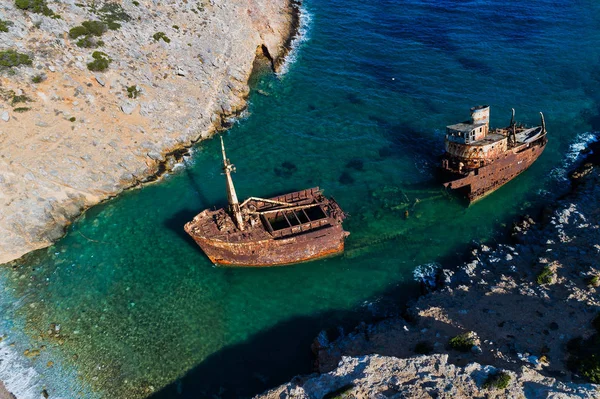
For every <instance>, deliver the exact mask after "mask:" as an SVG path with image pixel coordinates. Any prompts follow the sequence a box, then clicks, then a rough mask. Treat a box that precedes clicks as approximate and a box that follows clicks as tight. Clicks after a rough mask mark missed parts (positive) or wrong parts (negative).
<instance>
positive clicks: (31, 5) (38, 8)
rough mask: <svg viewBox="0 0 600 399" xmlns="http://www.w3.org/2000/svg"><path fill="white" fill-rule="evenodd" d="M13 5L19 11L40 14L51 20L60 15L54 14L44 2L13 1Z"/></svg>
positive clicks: (33, 0)
mask: <svg viewBox="0 0 600 399" xmlns="http://www.w3.org/2000/svg"><path fill="white" fill-rule="evenodd" d="M15 5H16V6H17V8H19V9H21V10H25V11H29V12H32V13H35V14H42V15H45V16H47V17H51V18H60V15H58V14H56V13H54V11H52V10H51V9H50V8H49V7H48V4H46V0H15Z"/></svg>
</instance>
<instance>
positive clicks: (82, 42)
mask: <svg viewBox="0 0 600 399" xmlns="http://www.w3.org/2000/svg"><path fill="white" fill-rule="evenodd" d="M75 44H77V46H78V47H83V48H96V47H99V46H104V42H103V41H102V40H96V39H95V38H94V37H92V36H90V35H87V36H85V37H82V38H81V39H79V40H77V43H75Z"/></svg>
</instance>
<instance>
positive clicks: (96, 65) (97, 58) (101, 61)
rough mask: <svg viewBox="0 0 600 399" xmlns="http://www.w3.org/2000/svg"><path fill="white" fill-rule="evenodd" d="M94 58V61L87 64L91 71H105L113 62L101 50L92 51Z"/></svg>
mask: <svg viewBox="0 0 600 399" xmlns="http://www.w3.org/2000/svg"><path fill="white" fill-rule="evenodd" d="M92 58H93V59H94V61H92V62H90V63H89V64H87V67H88V69H89V70H90V71H94V72H102V71H105V70H106V69H107V68H108V65H109V64H110V63H111V62H112V60H111V59H110V57H109V56H108V55H107V54H105V53H103V52H101V51H94V52H93V53H92Z"/></svg>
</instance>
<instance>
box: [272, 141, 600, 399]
mask: <svg viewBox="0 0 600 399" xmlns="http://www.w3.org/2000/svg"><path fill="white" fill-rule="evenodd" d="M596 146H597V147H600V146H598V145H597V144H596ZM595 152H596V153H597V154H600V148H596V149H595ZM596 158H598V159H595V161H596V165H597V164H598V162H597V161H598V160H600V157H598V156H597V155H596ZM599 183H600V171H599V170H598V167H597V166H594V164H593V163H587V164H585V165H584V166H582V167H581V168H580V169H579V170H578V171H576V172H575V173H574V174H573V184H574V187H575V188H574V191H573V192H572V193H571V194H569V195H567V196H566V197H564V198H562V199H561V200H559V201H558V202H557V203H556V204H554V205H553V206H552V207H548V208H547V209H545V211H544V213H543V215H542V216H541V217H540V218H538V220H534V219H532V218H530V217H525V218H524V219H523V220H522V221H520V222H519V223H516V224H515V225H514V227H513V239H514V242H513V243H511V244H510V245H507V244H502V245H498V246H496V247H495V248H490V247H488V246H485V245H480V246H478V247H477V248H475V249H473V251H472V259H471V261H469V262H467V263H465V264H463V265H459V266H458V267H457V268H454V269H443V270H439V271H438V277H439V279H438V280H439V281H438V284H437V289H435V290H434V291H433V292H431V293H429V294H427V295H424V296H422V297H420V298H419V299H418V300H417V301H415V303H413V304H412V305H410V306H409V307H408V310H407V312H406V315H405V317H403V318H400V317H397V318H390V319H387V320H384V321H382V322H379V323H377V324H373V325H367V324H364V323H363V324H361V325H359V326H358V327H357V328H356V329H355V331H353V332H351V333H349V334H343V335H342V336H341V337H339V338H337V339H335V340H333V341H332V342H330V340H329V338H328V336H327V333H326V332H322V333H321V334H319V336H318V337H317V339H315V342H314V344H313V351H314V353H315V357H316V370H317V371H318V372H319V373H322V374H321V375H319V374H315V375H311V376H306V377H298V378H296V379H295V380H293V381H292V382H291V383H289V384H286V385H284V386H281V387H279V388H276V389H274V390H272V391H270V392H268V393H266V394H264V395H263V396H261V397H264V398H274V397H297V398H311V399H312V398H324V397H328V398H333V397H339V398H345V397H347V398H351V397H356V398H380V397H381V398H383V397H389V398H422V397H423V398H425V397H427V398H428V397H437V398H471V397H490V398H492V397H503V398H519V397H526V398H550V397H552V398H575V397H577V398H592V397H595V398H597V397H600V386H599V385H594V384H589V382H600V377H599V376H600V313H599V311H600V292H599V287H600V268H599V266H598V259H599V258H600V207H599V206H598V203H599V200H600V184H599ZM440 287H441V288H440ZM374 353H376V354H378V355H372V354H374ZM419 355H421V356H419ZM426 355H428V356H426ZM499 377H502V378H504V384H500V382H502V381H500V382H499V381H498V379H499ZM277 395H281V396H277Z"/></svg>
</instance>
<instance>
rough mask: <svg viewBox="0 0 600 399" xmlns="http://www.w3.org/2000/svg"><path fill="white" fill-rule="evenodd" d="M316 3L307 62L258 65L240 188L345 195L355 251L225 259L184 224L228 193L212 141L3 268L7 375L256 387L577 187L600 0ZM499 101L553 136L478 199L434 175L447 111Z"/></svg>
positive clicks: (233, 132)
mask: <svg viewBox="0 0 600 399" xmlns="http://www.w3.org/2000/svg"><path fill="white" fill-rule="evenodd" d="M303 8H304V12H305V18H304V20H305V21H306V22H307V24H308V25H307V29H306V37H305V39H304V40H303V41H300V45H299V48H298V49H297V51H295V52H294V53H293V62H290V64H289V65H288V68H287V70H286V72H285V73H284V74H282V75H280V76H274V75H271V74H266V75H264V74H263V75H260V76H257V77H256V78H255V82H254V84H253V93H252V95H251V97H250V106H249V110H248V113H247V115H246V116H245V117H244V118H243V119H242V120H240V121H239V122H238V123H236V124H235V126H234V127H233V128H232V129H230V130H229V131H228V132H226V133H225V142H226V146H227V151H228V156H229V158H231V160H232V162H234V163H235V164H236V166H237V170H238V173H237V175H234V182H235V184H236V188H237V191H238V196H239V197H240V198H245V197H247V196H251V195H253V196H270V195H274V194H278V193H282V192H286V191H290V190H296V189H302V188H308V187H311V186H320V187H322V188H324V189H325V193H326V194H327V195H331V196H334V197H335V198H336V199H337V201H338V202H339V203H340V204H341V206H342V207H343V209H344V210H346V211H347V212H348V213H349V214H350V215H351V216H350V218H349V219H348V220H347V222H346V223H345V228H346V230H348V231H350V232H351V236H350V237H349V239H348V241H347V250H346V253H345V255H344V256H343V257H337V258H331V259H326V260H322V261H316V262H311V263H306V264H302V265H297V266H291V267H286V268H273V269H224V268H214V267H213V266H212V265H211V264H210V262H209V261H208V259H206V258H205V256H204V255H203V254H202V252H201V251H200V250H199V249H198V248H197V247H196V246H195V245H194V244H193V242H192V241H191V240H190V239H189V238H188V237H186V235H185V233H184V232H183V229H182V227H183V224H184V223H185V222H186V221H188V220H189V219H191V218H192V217H193V215H195V214H196V213H198V212H199V211H200V210H202V209H204V208H207V207H213V206H217V207H219V206H222V205H224V203H225V201H226V196H225V191H224V190H225V187H224V179H223V176H222V175H221V174H220V173H221V170H220V165H221V163H220V162H221V161H220V158H219V157H220V153H219V148H218V140H214V139H213V140H209V141H206V142H202V143H200V144H198V145H197V146H196V147H195V148H194V150H193V155H192V156H191V157H189V158H187V159H186V161H185V162H184V165H182V167H180V168H177V170H176V171H175V172H173V173H172V174H170V175H169V176H167V177H165V178H164V179H163V180H162V181H161V182H160V183H158V184H154V185H150V186H146V187H143V188H141V189H137V190H133V191H131V192H127V193H125V194H124V195H122V196H120V197H119V198H117V199H114V200H111V201H109V202H107V203H104V204H102V205H99V206H97V207H95V208H93V209H91V210H89V211H88V212H87V213H86V214H85V215H84V216H83V217H81V218H80V219H79V220H78V221H76V222H75V223H74V224H73V225H72V226H71V227H70V228H69V233H68V234H67V236H66V237H65V238H64V239H62V240H61V241H60V242H58V243H57V244H56V245H54V246H52V247H50V248H48V249H45V250H40V251H37V252H35V253H32V254H30V255H29V256H26V257H25V259H24V260H21V261H18V262H14V263H13V264H9V265H7V266H5V267H4V268H2V269H0V288H3V290H1V291H0V300H1V302H0V310H1V311H2V320H0V335H1V334H5V335H7V338H6V339H4V340H3V341H2V342H1V343H0V359H3V360H4V362H0V380H4V379H6V377H7V376H8V375H11V374H12V375H14V374H16V373H23V371H15V370H16V368H15V369H11V367H4V368H3V364H7V361H9V360H10V362H11V364H17V363H18V364H19V365H20V367H21V369H22V370H28V371H27V372H29V373H34V374H32V377H31V379H30V380H26V381H25V380H21V385H22V386H21V387H20V388H19V389H22V390H23V392H25V390H26V389H31V390H32V392H34V391H35V392H38V393H39V390H41V387H42V386H45V387H46V388H47V389H48V391H49V393H50V394H51V397H73V396H76V395H79V396H84V397H91V396H98V397H143V396H147V395H148V394H150V393H152V392H158V393H157V397H170V396H172V395H174V394H175V393H176V392H178V393H181V394H182V395H183V396H184V397H206V396H209V395H213V394H216V395H218V396H220V397H240V396H250V395H251V394H253V393H257V392H259V391H261V390H263V389H265V388H267V387H271V386H273V385H275V384H278V383H280V382H282V381H284V380H286V379H289V378H290V377H291V376H293V375H294V374H297V373H305V372H309V371H310V367H311V363H310V362H311V360H310V349H309V346H310V341H311V339H312V338H313V337H314V336H315V335H316V334H317V333H318V331H319V330H320V329H322V328H335V327H336V326H338V325H340V324H346V325H352V324H353V323H355V322H356V321H357V320H360V319H362V318H367V317H373V316H372V315H373V314H375V315H381V314H383V313H385V312H389V311H391V310H390V309H392V310H393V305H395V304H396V305H401V304H402V303H403V301H405V300H406V299H407V298H408V297H410V296H411V295H415V294H416V293H417V292H418V290H417V287H416V284H415V283H414V282H413V270H414V269H415V267H416V266H418V265H421V264H425V263H429V262H436V261H437V262H444V263H450V264H451V263H452V262H457V259H458V257H460V256H461V255H462V254H464V253H465V251H464V249H465V247H466V246H468V245H469V243H471V242H472V241H473V240H476V241H490V242H493V241H494V240H495V239H496V238H497V235H496V233H495V232H497V231H498V229H499V228H502V227H503V226H505V225H506V224H509V223H510V222H511V221H512V220H513V219H514V217H515V216H517V215H519V214H521V213H523V212H535V211H536V209H538V208H539V206H541V205H543V204H544V203H547V202H548V201H549V200H551V199H552V198H554V197H556V196H557V195H559V194H560V193H561V192H563V191H564V190H565V189H566V187H565V181H564V169H565V168H566V167H567V166H568V164H569V162H571V160H570V157H574V156H576V155H577V151H575V152H573V150H574V149H576V148H575V147H573V148H571V146H572V145H573V144H574V143H578V142H580V141H582V140H585V139H586V135H585V133H586V132H590V131H592V130H596V129H599V126H600V115H599V114H600V113H599V109H600V105H599V104H600V94H599V91H598V90H599V88H600V85H599V83H600V74H599V73H598V70H599V68H598V67H599V66H600V63H599V50H598V49H597V47H596V46H595V44H596V43H598V41H599V39H600V32H599V31H598V30H597V26H598V22H599V16H600V15H599V12H600V5H599V4H597V3H594V2H586V1H584V2H577V3H565V4H558V5H557V4H555V2H551V1H539V2H535V4H534V3H532V2H526V3H523V2H514V1H469V2H462V1H461V2H455V1H443V2H440V1H390V0H388V1H385V0H384V1H377V2H360V1H354V0H350V1H344V2H342V1H339V0H333V1H332V0H330V1H321V0H310V1H307V2H305V4H304V6H303ZM265 94H266V95H265ZM481 103H487V104H490V105H491V106H492V111H491V112H492V125H495V126H499V125H505V124H507V123H508V121H509V119H510V108H511V107H514V108H516V111H517V120H519V121H523V122H526V123H528V124H537V123H538V120H539V116H538V111H543V112H544V113H545V116H546V121H547V127H548V131H549V138H550V142H549V144H548V146H547V148H546V150H545V153H544V154H543V155H542V157H541V158H540V159H539V160H538V161H537V162H536V163H535V164H534V165H533V166H532V167H531V168H530V170H528V171H527V172H526V173H525V174H523V175H522V176H520V177H518V178H517V179H515V180H514V181H512V182H510V183H509V184H507V185H506V186H505V187H503V188H502V189H500V190H498V191H497V192H496V193H494V194H492V195H490V196H489V197H487V198H486V199H485V200H483V201H481V202H478V203H476V204H475V205H473V206H471V207H469V208H465V207H463V206H462V205H461V204H460V202H459V201H457V200H456V199H454V198H452V197H449V196H447V195H446V194H445V193H444V192H443V190H441V189H440V187H439V185H438V184H437V183H436V182H435V180H434V177H433V172H434V166H435V164H436V156H438V155H439V154H440V152H441V149H442V147H443V132H444V127H445V125H447V124H452V123H455V122H459V121H462V120H465V119H467V118H468V110H469V107H470V106H472V105H476V104H481ZM405 210H408V211H409V217H408V219H406V218H405V216H404V212H405ZM382 298H387V299H382ZM390 298H391V299H390ZM52 323H54V324H60V328H59V331H58V334H56V331H54V332H52V331H51V332H50V333H49V332H48V330H49V329H51V324H52ZM54 329H55V327H54ZM10 343H14V346H10ZM42 346H45V348H42V349H41V351H40V353H41V354H40V355H39V356H38V357H33V358H32V359H30V358H27V357H25V356H22V355H21V353H22V352H23V351H24V350H25V349H31V348H41V347H42ZM9 358H10V359H9ZM48 361H53V362H54V365H53V366H51V367H48V363H47V362H48ZM186 374H187V377H185V378H183V379H182V380H179V381H178V380H177V379H178V378H180V377H183V376H184V375H186ZM32 387H33V388H32ZM37 389H39V390H37ZM36 390H37V391H36ZM23 397H31V396H30V395H27V394H25V395H24V396H23Z"/></svg>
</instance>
